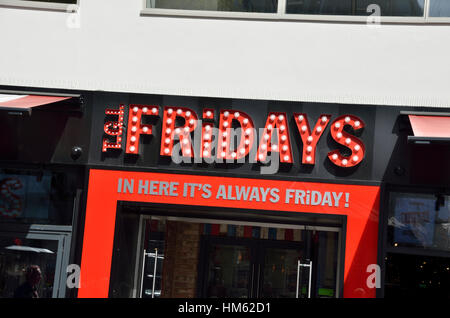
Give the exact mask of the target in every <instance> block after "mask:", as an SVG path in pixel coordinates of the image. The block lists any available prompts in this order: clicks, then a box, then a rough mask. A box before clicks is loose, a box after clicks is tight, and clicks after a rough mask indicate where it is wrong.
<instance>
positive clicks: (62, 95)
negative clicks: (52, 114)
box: [0, 89, 81, 98]
mask: <svg viewBox="0 0 450 318" xmlns="http://www.w3.org/2000/svg"><path fill="white" fill-rule="evenodd" d="M0 94H11V95H39V96H54V97H74V98H79V97H81V94H65V93H53V92H37V91H20V90H6V89H0Z"/></svg>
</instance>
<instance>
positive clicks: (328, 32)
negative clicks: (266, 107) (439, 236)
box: [0, 0, 450, 107]
mask: <svg viewBox="0 0 450 318" xmlns="http://www.w3.org/2000/svg"><path fill="white" fill-rule="evenodd" d="M80 5H81V6H80V10H79V13H78V15H77V16H74V15H72V14H69V13H65V12H52V11H43V10H31V9H14V8H6V7H0V85H17V86H29V87H48V88H69V89H87V90H107V91H122V92H136V93H152V94H169V95H192V96H214V97H235V98H251V99H274V100H292V101H319V102H338V103H356V104H387V105H411V106H435V107H450V85H449V84H450V25H382V26H381V27H380V28H376V29H374V28H369V27H368V26H367V25H365V24H346V23H317V22H288V21H256V20H226V19H196V18H182V17H154V16H140V10H141V9H142V1H141V0H80ZM74 18H79V28H73V27H72V28H71V27H68V25H69V26H74V22H76V20H75V19H74ZM68 22H69V24H68ZM75 25H76V23H75Z"/></svg>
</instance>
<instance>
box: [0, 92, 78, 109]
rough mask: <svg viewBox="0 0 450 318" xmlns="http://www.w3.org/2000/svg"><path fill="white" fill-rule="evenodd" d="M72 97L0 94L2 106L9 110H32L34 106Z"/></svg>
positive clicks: (0, 105)
mask: <svg viewBox="0 0 450 318" xmlns="http://www.w3.org/2000/svg"><path fill="white" fill-rule="evenodd" d="M70 98H72V97H67V96H64V97H63V96H46V95H14V94H0V108H3V109H7V110H16V111H26V110H30V109H31V108H33V107H37V106H42V105H47V104H53V103H56V102H60V101H63V100H67V99H70Z"/></svg>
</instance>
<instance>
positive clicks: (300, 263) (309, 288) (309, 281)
mask: <svg viewBox="0 0 450 318" xmlns="http://www.w3.org/2000/svg"><path fill="white" fill-rule="evenodd" d="M301 267H307V268H309V275H308V276H309V277H308V298H311V285H312V284H311V283H312V261H309V263H305V264H303V263H302V262H301V261H300V260H298V262H297V291H296V294H295V297H296V298H298V297H299V288H300V268H301Z"/></svg>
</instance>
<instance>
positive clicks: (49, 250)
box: [0, 237, 58, 298]
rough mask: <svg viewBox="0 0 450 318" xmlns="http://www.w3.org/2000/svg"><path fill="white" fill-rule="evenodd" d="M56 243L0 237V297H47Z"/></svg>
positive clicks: (54, 265)
mask: <svg viewBox="0 0 450 318" xmlns="http://www.w3.org/2000/svg"><path fill="white" fill-rule="evenodd" d="M57 249H58V243H57V242H56V241H48V240H34V239H24V238H15V237H0V298H13V297H14V298H50V297H52V295H53V287H54V286H53V285H54V278H55V268H56V257H57Z"/></svg>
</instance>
